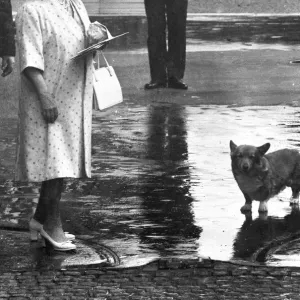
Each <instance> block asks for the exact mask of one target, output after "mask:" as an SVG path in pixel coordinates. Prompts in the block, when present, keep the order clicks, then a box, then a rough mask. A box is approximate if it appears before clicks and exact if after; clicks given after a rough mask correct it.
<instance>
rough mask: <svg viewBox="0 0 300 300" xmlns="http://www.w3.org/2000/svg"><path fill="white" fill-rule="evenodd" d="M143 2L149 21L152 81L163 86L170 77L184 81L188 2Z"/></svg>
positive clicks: (162, 0)
mask: <svg viewBox="0 0 300 300" xmlns="http://www.w3.org/2000/svg"><path fill="white" fill-rule="evenodd" d="M144 1H145V9H146V15H147V20H148V54H149V64H150V73H151V81H159V82H162V81H166V79H167V78H170V77H176V78H177V79H182V78H183V76H184V70H185V56H186V17H187V6H188V0H144ZM166 29H167V30H168V49H167V44H166Z"/></svg>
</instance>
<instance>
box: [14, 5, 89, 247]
mask: <svg viewBox="0 0 300 300" xmlns="http://www.w3.org/2000/svg"><path fill="white" fill-rule="evenodd" d="M89 26H90V21H89V18H88V15H87V12H86V9H85V7H84V5H83V4H82V2H81V0H28V1H26V2H25V4H23V6H22V7H21V8H20V10H19V12H18V14H17V19H16V28H17V45H18V50H19V67H20V73H21V91H20V105H19V139H18V154H17V170H16V180H18V181H30V182H42V183H41V191H40V197H39V201H38V204H37V208H36V211H35V213H34V216H33V218H32V219H31V220H30V223H29V228H30V232H31V239H32V240H35V239H36V238H37V234H38V233H39V234H40V235H41V236H42V237H43V238H44V239H45V241H46V242H48V243H47V244H51V245H52V246H53V248H54V249H56V250H59V251H68V250H73V249H75V248H76V246H75V245H74V244H73V243H72V239H74V238H75V237H74V236H73V235H70V234H66V233H65V232H64V231H63V228H62V222H61V218H60V210H59V204H60V199H61V194H62V188H63V180H64V178H85V177H90V176H91V125H92V124H91V123H92V94H93V85H92V82H93V80H92V76H93V65H92V62H93V57H92V56H93V55H87V56H85V57H84V58H80V59H78V60H71V58H72V57H74V56H75V55H76V54H77V53H78V51H80V50H82V49H84V48H85V47H86V46H88V34H87V32H88V29H89Z"/></svg>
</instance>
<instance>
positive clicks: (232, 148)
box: [229, 141, 237, 153]
mask: <svg viewBox="0 0 300 300" xmlns="http://www.w3.org/2000/svg"><path fill="white" fill-rule="evenodd" d="M229 146H230V151H231V153H233V152H234V151H235V150H236V148H237V145H236V144H235V143H234V142H233V141H230V143H229Z"/></svg>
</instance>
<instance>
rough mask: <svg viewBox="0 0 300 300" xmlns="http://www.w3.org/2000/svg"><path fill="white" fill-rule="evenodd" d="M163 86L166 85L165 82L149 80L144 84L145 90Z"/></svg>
mask: <svg viewBox="0 0 300 300" xmlns="http://www.w3.org/2000/svg"><path fill="white" fill-rule="evenodd" d="M165 87H167V83H166V82H159V81H151V82H149V83H146V84H145V90H153V89H159V88H165Z"/></svg>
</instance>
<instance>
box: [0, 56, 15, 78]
mask: <svg viewBox="0 0 300 300" xmlns="http://www.w3.org/2000/svg"><path fill="white" fill-rule="evenodd" d="M14 64H15V58H14V57H13V56H3V57H2V66H1V69H2V71H3V72H2V74H1V76H2V77H5V76H7V75H9V74H10V73H11V72H12V71H13V68H14Z"/></svg>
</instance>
